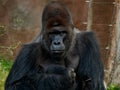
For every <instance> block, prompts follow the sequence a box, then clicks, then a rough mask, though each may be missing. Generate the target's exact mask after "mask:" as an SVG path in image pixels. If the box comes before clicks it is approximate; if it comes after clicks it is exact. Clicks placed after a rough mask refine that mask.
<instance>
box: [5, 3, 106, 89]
mask: <svg viewBox="0 0 120 90" xmlns="http://www.w3.org/2000/svg"><path fill="white" fill-rule="evenodd" d="M52 3H53V2H52ZM52 3H50V4H52ZM54 3H57V5H58V6H59V5H60V7H61V8H62V7H63V6H62V4H59V3H58V2H54ZM53 6H54V5H53ZM47 7H49V5H48V6H47ZM52 8H53V7H52ZM54 8H55V7H54ZM49 9H50V8H49ZM61 10H62V9H61ZM63 10H64V9H63ZM63 10H62V11H63ZM48 11H49V10H48ZM44 12H47V9H46V8H45V11H44ZM44 12H43V13H44ZM49 12H50V11H49ZM52 12H53V11H52ZM63 12H66V14H65V13H64V14H63V15H66V17H67V15H68V14H69V13H68V12H67V10H66V9H65V11H63ZM60 15H61V14H60ZM48 16H49V15H48ZM48 16H47V15H46V14H45V13H44V14H43V18H42V20H43V28H42V32H41V34H40V35H39V36H38V37H37V38H36V40H34V41H33V42H32V43H30V44H26V45H24V46H23V48H22V49H21V51H20V53H19V55H18V56H17V58H16V60H15V62H14V64H13V66H12V68H11V70H10V73H9V75H8V77H7V80H6V83H5V90H105V87H104V85H103V82H104V71H103V66H102V62H101V57H100V51H99V46H98V43H97V40H96V37H95V35H94V33H93V32H79V31H77V32H76V29H74V30H73V27H71V25H72V22H71V20H69V19H70V16H68V18H69V19H68V18H67V20H64V19H65V18H64V17H63V19H62V20H60V21H57V22H58V23H57V24H55V25H53V26H51V25H52V24H51V23H53V24H54V21H53V20H57V19H54V18H53V20H52V22H51V21H49V18H50V17H48ZM55 16H56V14H55ZM58 16H59V15H58ZM46 18H47V19H46ZM60 18H61V16H60ZM44 19H45V20H46V21H45V20H44ZM47 20H48V22H49V23H46V22H47ZM50 20H51V19H50ZM63 21H65V22H63ZM67 22H68V23H67ZM49 24H50V26H51V27H54V26H55V27H56V26H57V27H58V29H59V28H60V27H61V25H63V26H64V27H65V28H66V25H67V27H69V26H70V28H71V29H68V31H67V30H66V32H67V34H68V35H67V37H66V39H65V40H66V42H67V43H65V41H64V44H65V46H66V48H67V49H65V50H64V52H65V53H64V55H63V56H58V57H57V58H56V57H55V58H54V55H53V54H52V55H51V51H50V50H49V46H50V42H49V40H48V37H47V35H48V34H47V33H48V32H49V31H47V30H46V28H47V29H48V30H50V29H51V27H50V26H49ZM46 25H48V26H46ZM72 69H73V70H72ZM75 74H76V75H75Z"/></svg>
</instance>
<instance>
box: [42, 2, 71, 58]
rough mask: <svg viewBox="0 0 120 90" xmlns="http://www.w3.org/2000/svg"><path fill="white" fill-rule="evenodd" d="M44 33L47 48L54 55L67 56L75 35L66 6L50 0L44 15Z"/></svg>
mask: <svg viewBox="0 0 120 90" xmlns="http://www.w3.org/2000/svg"><path fill="white" fill-rule="evenodd" d="M42 35H43V43H44V47H45V49H46V50H47V51H48V52H49V53H50V54H51V55H52V57H61V56H65V55H66V53H67V51H68V50H69V48H70V46H71V42H72V37H73V25H72V19H71V16H70V14H69V12H68V10H67V9H66V8H65V6H64V5H63V4H61V3H58V2H56V1H53V2H50V3H49V4H48V5H47V6H46V7H45V9H44V11H43V15H42Z"/></svg>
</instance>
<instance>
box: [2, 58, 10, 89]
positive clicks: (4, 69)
mask: <svg viewBox="0 0 120 90" xmlns="http://www.w3.org/2000/svg"><path fill="white" fill-rule="evenodd" d="M11 66H12V62H10V60H7V59H5V58H4V57H2V56H0V90H4V83H5V80H6V77H7V75H8V72H9V70H10V68H11Z"/></svg>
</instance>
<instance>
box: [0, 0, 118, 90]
mask: <svg viewBox="0 0 120 90" xmlns="http://www.w3.org/2000/svg"><path fill="white" fill-rule="evenodd" d="M49 1H51V0H0V90H4V89H3V86H4V81H5V79H6V76H7V74H8V72H9V70H10V68H11V65H12V63H13V61H14V58H15V57H16V55H17V54H18V52H19V50H20V48H21V46H22V45H23V44H24V43H28V42H30V41H31V40H32V39H34V38H35V36H36V35H37V34H39V33H40V30H41V14H42V10H43V8H44V6H45V5H46V3H47V2H49ZM58 1H61V2H63V3H65V5H66V6H67V7H68V9H69V10H70V12H71V16H72V19H73V22H74V26H75V27H76V28H78V29H79V30H81V31H85V30H88V31H93V32H95V33H96V36H97V38H98V41H99V45H100V50H101V56H102V62H103V64H104V71H105V81H106V85H108V90H120V88H119V86H120V0H58Z"/></svg>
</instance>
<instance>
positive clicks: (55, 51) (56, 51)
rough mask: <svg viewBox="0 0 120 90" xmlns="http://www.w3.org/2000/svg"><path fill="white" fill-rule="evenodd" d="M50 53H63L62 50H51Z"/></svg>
mask: <svg viewBox="0 0 120 90" xmlns="http://www.w3.org/2000/svg"><path fill="white" fill-rule="evenodd" d="M52 53H54V54H62V53H64V50H52Z"/></svg>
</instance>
